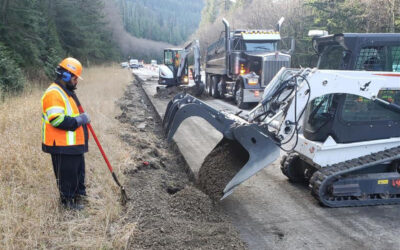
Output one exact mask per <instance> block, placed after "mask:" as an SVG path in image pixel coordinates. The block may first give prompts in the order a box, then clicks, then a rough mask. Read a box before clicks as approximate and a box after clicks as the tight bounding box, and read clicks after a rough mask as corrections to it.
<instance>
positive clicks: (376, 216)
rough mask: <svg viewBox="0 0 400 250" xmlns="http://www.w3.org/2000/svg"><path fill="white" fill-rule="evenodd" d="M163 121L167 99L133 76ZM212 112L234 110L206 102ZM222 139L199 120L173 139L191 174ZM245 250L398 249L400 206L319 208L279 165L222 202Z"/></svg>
mask: <svg viewBox="0 0 400 250" xmlns="http://www.w3.org/2000/svg"><path fill="white" fill-rule="evenodd" d="M134 73H135V74H137V75H138V76H139V77H141V78H142V79H150V80H147V81H145V82H144V84H143V88H144V89H145V91H146V93H147V94H148V96H149V97H150V100H151V101H152V102H153V105H154V106H155V107H156V109H157V112H158V113H159V114H160V115H161V116H163V114H164V112H165V108H166V104H167V103H168V100H165V99H157V98H154V97H153V95H154V94H155V91H156V90H155V89H156V81H155V80H154V78H153V79H151V77H149V75H150V76H151V75H152V74H153V75H154V74H155V75H157V74H156V73H154V72H153V73H152V72H151V71H147V70H138V71H134ZM207 102H208V103H209V104H210V105H212V106H214V107H215V108H217V109H225V110H232V112H235V110H236V107H234V106H233V105H231V104H229V103H226V102H223V101H220V100H210V101H207ZM221 137H222V136H221V134H220V133H219V132H218V131H216V130H215V129H213V128H212V127H211V126H210V125H209V124H208V123H207V122H205V121H204V120H202V119H201V118H196V119H194V118H190V119H188V120H187V121H185V122H184V123H183V124H182V125H181V127H180V128H179V130H178V132H177V133H176V135H175V136H174V140H175V141H176V143H177V145H178V147H179V149H180V151H181V152H182V154H183V156H184V157H185V159H186V160H187V162H188V164H189V165H190V167H191V168H192V170H193V172H194V173H195V174H196V173H197V171H198V169H199V168H200V166H201V164H202V162H203V160H204V158H205V156H206V155H207V154H208V153H209V152H210V151H211V150H212V148H213V147H214V146H215V145H216V144H217V143H218V141H219V140H220V139H221ZM221 205H222V206H223V208H224V209H225V211H226V213H227V214H229V215H230V217H231V218H232V221H233V223H234V225H235V226H236V227H237V228H238V229H239V231H240V234H241V237H242V239H243V240H244V241H245V242H246V243H247V244H248V246H249V249H400V238H399V237H398V229H399V228H398V226H399V227H400V206H374V207H359V208H326V207H321V206H320V205H319V204H318V203H317V201H316V200H315V199H314V198H313V197H312V196H311V194H310V190H309V188H308V187H306V186H302V185H294V184H291V183H289V182H288V181H287V179H286V177H285V176H283V174H282V173H281V171H280V169H279V162H278V161H277V162H275V163H274V164H272V165H270V166H268V167H266V168H264V169H263V170H262V171H260V172H259V173H258V174H257V175H255V176H253V177H252V178H250V179H249V180H247V181H246V182H244V183H243V184H242V185H241V186H240V187H238V188H237V189H236V190H235V192H234V193H233V194H232V195H230V196H229V197H228V198H226V199H225V200H223V201H222V202H221Z"/></svg>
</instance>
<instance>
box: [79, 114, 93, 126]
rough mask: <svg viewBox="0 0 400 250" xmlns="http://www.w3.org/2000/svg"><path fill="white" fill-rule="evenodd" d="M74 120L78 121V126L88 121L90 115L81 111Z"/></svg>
mask: <svg viewBox="0 0 400 250" xmlns="http://www.w3.org/2000/svg"><path fill="white" fill-rule="evenodd" d="M75 120H76V122H77V123H78V127H80V126H81V125H83V124H86V123H90V116H89V115H88V114H87V113H82V114H80V115H79V116H77V117H75Z"/></svg>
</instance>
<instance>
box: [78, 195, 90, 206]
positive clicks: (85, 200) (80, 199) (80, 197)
mask: <svg viewBox="0 0 400 250" xmlns="http://www.w3.org/2000/svg"><path fill="white" fill-rule="evenodd" d="M75 203H77V204H82V205H87V204H88V203H89V201H88V196H87V195H86V194H77V195H76V196H75Z"/></svg>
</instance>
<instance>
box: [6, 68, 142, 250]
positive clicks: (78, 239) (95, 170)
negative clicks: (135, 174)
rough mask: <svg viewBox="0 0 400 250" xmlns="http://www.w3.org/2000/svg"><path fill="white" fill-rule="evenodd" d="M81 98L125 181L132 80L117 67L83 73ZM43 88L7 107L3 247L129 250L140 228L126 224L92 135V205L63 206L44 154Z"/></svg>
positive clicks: (89, 176)
mask: <svg viewBox="0 0 400 250" xmlns="http://www.w3.org/2000/svg"><path fill="white" fill-rule="evenodd" d="M83 78H84V80H83V81H80V82H79V86H78V90H77V94H78V96H79V98H80V101H81V103H82V106H83V107H84V108H85V111H86V112H87V113H89V114H90V116H91V119H92V126H93V128H94V130H95V131H96V133H97V136H98V137H99V140H100V141H101V143H102V145H103V147H104V150H105V151H106V153H107V156H108V157H109V160H110V162H111V163H112V164H113V167H114V169H115V170H114V171H115V172H116V173H117V175H118V176H119V178H120V181H122V182H123V181H124V179H123V176H122V171H121V168H124V167H125V166H126V165H127V163H128V162H129V152H128V149H127V148H126V145H125V144H124V142H122V141H121V139H120V138H119V136H118V135H119V133H120V130H121V129H123V127H122V125H121V124H120V123H119V122H118V121H117V120H116V119H115V116H116V115H117V114H118V113H119V112H120V111H119V108H118V107H116V105H115V101H116V100H117V99H118V98H119V97H121V96H122V95H123V91H124V89H125V87H126V86H127V85H128V84H129V83H130V81H131V80H132V76H131V74H130V72H129V70H125V69H120V68H119V67H118V66H116V65H114V66H107V67H94V68H89V69H84V73H83ZM44 90H45V88H44V87H34V88H33V89H32V88H31V89H30V90H29V91H27V92H26V93H24V94H23V95H22V96H19V97H13V98H8V99H6V101H5V102H4V103H0V248H1V249H26V248H68V249H70V248H90V249H92V248H96V249H97V248H122V247H124V246H125V244H126V240H127V235H126V234H127V233H128V232H131V231H132V230H133V229H134V227H135V224H134V223H130V224H129V223H120V222H122V218H121V217H123V213H122V208H121V206H120V205H119V202H118V199H119V189H118V188H117V187H116V185H115V183H114V182H113V180H112V178H111V176H110V174H109V172H108V169H107V166H106V165H105V163H104V161H103V159H102V157H101V155H100V153H99V151H98V149H97V147H96V145H95V143H94V141H93V139H92V137H91V139H90V141H89V153H88V154H86V183H87V191H88V195H89V205H88V206H87V207H86V208H85V209H84V210H83V211H79V212H76V211H68V210H64V209H62V208H61V207H60V206H59V200H58V197H59V194H58V190H57V186H56V183H55V177H54V173H53V169H52V165H51V160H50V155H49V154H45V153H43V152H42V150H41V135H40V126H41V124H40V119H41V107H40V98H41V95H42V93H43V91H44ZM128 236H129V235H128Z"/></svg>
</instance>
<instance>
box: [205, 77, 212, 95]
mask: <svg viewBox="0 0 400 250" xmlns="http://www.w3.org/2000/svg"><path fill="white" fill-rule="evenodd" d="M206 92H207V94H208V95H210V96H211V75H210V74H206Z"/></svg>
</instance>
